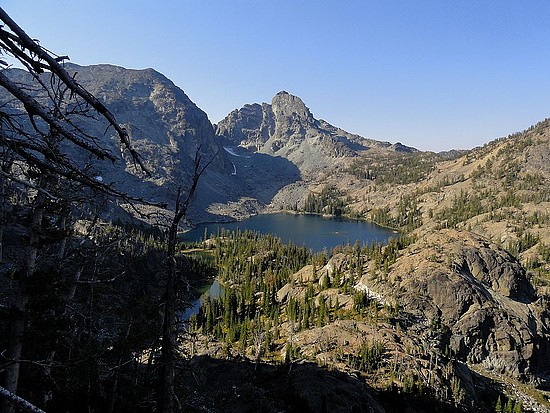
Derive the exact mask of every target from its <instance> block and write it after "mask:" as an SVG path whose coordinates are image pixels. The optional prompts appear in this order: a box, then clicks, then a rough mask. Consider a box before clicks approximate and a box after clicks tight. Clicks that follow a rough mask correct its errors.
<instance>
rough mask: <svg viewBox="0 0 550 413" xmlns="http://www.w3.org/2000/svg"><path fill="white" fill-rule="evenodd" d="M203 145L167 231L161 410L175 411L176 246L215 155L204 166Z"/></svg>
mask: <svg viewBox="0 0 550 413" xmlns="http://www.w3.org/2000/svg"><path fill="white" fill-rule="evenodd" d="M200 149H201V148H200V146H199V147H198V148H197V152H196V153H195V163H194V167H195V171H194V175H193V181H192V183H191V187H190V189H189V192H188V193H187V198H186V199H185V201H184V202H183V203H182V202H181V201H182V194H181V187H180V188H178V193H177V197H176V208H175V211H174V218H173V219H172V222H171V224H170V229H169V232H168V251H167V259H168V268H167V270H168V274H167V280H166V292H165V297H164V299H165V303H164V323H163V326H162V362H163V364H162V374H161V391H160V396H161V399H160V403H159V406H160V408H159V411H160V412H162V413H173V412H175V407H176V406H175V402H176V397H175V396H176V394H175V391H174V375H175V366H176V356H177V350H176V348H177V334H178V330H177V325H176V287H177V278H176V253H177V251H176V248H177V241H178V228H179V224H180V222H181V220H182V219H183V218H184V217H185V216H186V215H187V210H188V209H189V204H190V202H191V199H192V198H193V196H194V195H195V191H196V189H197V184H198V183H199V178H200V177H201V175H202V174H203V172H204V171H205V170H206V168H207V167H208V166H209V165H210V163H211V162H212V160H213V159H214V158H212V159H211V160H210V161H209V162H208V163H207V164H206V165H205V166H204V167H202V168H201V165H200V164H201V157H200Z"/></svg>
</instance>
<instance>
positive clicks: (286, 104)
mask: <svg viewBox="0 0 550 413" xmlns="http://www.w3.org/2000/svg"><path fill="white" fill-rule="evenodd" d="M271 107H272V109H273V114H274V115H275V119H276V120H282V119H284V118H287V119H288V118H295V119H299V120H305V121H313V115H312V114H311V112H310V111H309V109H308V107H307V106H306V105H305V104H304V102H303V101H302V99H300V98H299V97H298V96H294V95H291V94H290V93H288V92H286V91H281V92H279V93H277V94H276V95H275V96H274V97H273V99H272V100H271Z"/></svg>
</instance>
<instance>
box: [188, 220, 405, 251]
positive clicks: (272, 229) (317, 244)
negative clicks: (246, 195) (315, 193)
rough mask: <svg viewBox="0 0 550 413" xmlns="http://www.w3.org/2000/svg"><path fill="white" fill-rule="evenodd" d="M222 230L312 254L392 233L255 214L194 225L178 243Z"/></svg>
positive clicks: (356, 224) (349, 223)
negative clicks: (252, 233)
mask: <svg viewBox="0 0 550 413" xmlns="http://www.w3.org/2000/svg"><path fill="white" fill-rule="evenodd" d="M222 228H224V229H227V230H229V231H236V230H237V229H239V230H241V231H244V230H251V231H257V232H260V233H263V234H273V235H275V236H277V237H279V238H281V239H282V240H283V242H286V243H288V242H292V243H294V244H296V245H305V246H306V247H308V248H310V249H311V250H313V251H322V250H323V249H325V248H326V249H331V248H334V247H336V246H338V245H345V244H346V243H348V242H349V243H350V244H354V243H355V241H356V240H359V243H360V244H361V245H363V244H370V243H371V242H372V241H375V242H383V243H386V242H387V241H388V238H390V237H391V236H394V235H395V233H394V231H392V230H390V229H387V228H383V227H380V226H378V225H375V224H372V223H369V222H365V221H357V220H351V219H346V218H339V217H323V216H321V215H309V214H305V215H304V214H285V213H277V214H264V215H256V216H253V217H251V218H248V219H246V220H243V221H236V222H226V223H210V224H202V225H199V226H197V227H196V228H194V229H193V230H191V231H188V232H186V233H184V234H182V235H181V240H182V241H189V242H194V241H199V240H202V239H203V238H204V234H205V231H206V232H207V233H208V234H216V233H217V232H218V230H221V229H222Z"/></svg>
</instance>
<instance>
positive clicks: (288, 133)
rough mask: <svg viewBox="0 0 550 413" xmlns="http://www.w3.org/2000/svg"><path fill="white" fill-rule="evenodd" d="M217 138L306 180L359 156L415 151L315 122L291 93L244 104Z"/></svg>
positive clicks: (223, 123) (218, 127) (222, 124)
mask: <svg viewBox="0 0 550 413" xmlns="http://www.w3.org/2000/svg"><path fill="white" fill-rule="evenodd" d="M216 134H217V135H219V136H221V137H223V138H225V139H226V140H227V141H228V142H229V143H230V144H231V145H233V146H240V147H243V148H246V149H249V150H251V151H253V152H260V153H266V154H269V155H273V156H280V157H283V158H286V159H288V160H289V161H291V162H292V163H294V164H295V165H297V166H298V168H299V169H300V171H301V172H302V175H303V176H304V178H306V179H308V178H313V177H316V176H318V175H319V171H320V170H322V169H323V168H329V167H330V168H336V167H338V166H339V165H340V164H342V162H343V161H344V160H346V159H349V158H354V157H357V156H358V154H359V152H361V151H366V150H375V149H377V150H379V151H382V152H384V153H385V152H388V153H392V152H395V151H404V152H414V151H415V150H414V149H413V148H408V147H406V146H404V145H400V144H398V145H391V144H389V143H387V142H379V141H375V140H370V139H365V138H362V137H360V136H358V135H353V134H350V133H348V132H345V131H343V130H342V129H339V128H336V127H334V126H332V125H330V124H329V123H327V122H325V121H323V120H317V119H315V118H314V116H313V114H312V113H311V112H310V110H309V109H308V108H307V107H306V106H305V104H304V102H303V101H302V100H301V99H300V98H299V97H297V96H293V95H291V94H289V93H288V92H284V91H283V92H279V93H277V94H276V95H275V96H274V97H273V99H272V101H271V104H267V103H262V104H261V105H260V104H252V105H245V106H244V107H243V108H242V109H238V110H234V111H233V112H231V113H230V114H229V115H228V116H227V117H226V118H225V119H223V120H222V121H220V122H219V123H218V124H217V125H216Z"/></svg>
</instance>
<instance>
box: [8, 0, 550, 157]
mask: <svg viewBox="0 0 550 413" xmlns="http://www.w3.org/2000/svg"><path fill="white" fill-rule="evenodd" d="M1 4H2V7H3V8H4V10H6V11H7V13H8V14H10V15H11V16H12V18H13V19H14V20H16V21H17V22H18V23H19V24H20V25H21V26H22V27H23V28H24V29H25V30H26V31H27V33H28V34H29V35H30V36H31V37H34V38H38V39H40V41H41V43H42V45H43V46H45V47H47V48H49V49H50V50H52V51H54V52H56V53H58V54H68V55H69V56H70V58H71V61H73V62H74V63H78V64H95V63H111V64H115V65H120V66H124V67H128V68H146V67H152V68H154V69H156V70H158V71H160V72H162V73H163V74H164V75H166V76H167V77H168V78H170V79H171V80H172V81H174V83H175V84H176V85H178V86H179V87H181V88H182V89H183V90H184V91H185V92H186V93H187V95H188V96H189V97H190V98H191V100H193V101H194V102H195V103H196V104H197V105H198V106H199V107H200V108H201V109H203V110H204V111H205V112H206V113H208V116H209V118H210V120H211V121H212V122H217V121H219V120H220V119H222V118H223V117H224V116H225V115H226V114H227V113H228V112H230V111H231V110H233V109H236V108H240V107H242V106H243V105H244V104H245V103H255V102H258V103H260V102H270V101H271V98H272V97H273V95H275V94H276V93H277V92H278V91H280V90H286V91H288V92H290V93H292V94H294V95H297V96H300V97H301V98H302V99H303V100H304V102H305V104H306V105H307V106H308V107H309V108H310V109H311V111H312V112H313V114H314V116H315V117H317V118H322V119H325V120H327V121H328V122H330V123H332V124H334V125H335V126H339V127H341V128H343V129H345V130H347V131H349V132H353V133H358V134H360V135H363V136H365V137H369V138H375V139H380V140H388V141H390V142H397V141H400V142H402V143H404V144H407V145H411V146H415V147H417V148H419V149H423V150H434V151H439V150H447V149H451V148H472V147H474V146H478V145H482V144H484V143H486V142H488V141H490V140H492V139H494V138H497V137H501V136H506V135H508V134H509V133H512V132H516V131H519V130H523V129H525V128H527V127H528V126H530V125H531V124H534V123H536V122H538V121H540V120H543V119H544V118H546V117H550V1H548V0H527V1H525V0H516V1H508V0H498V1H493V0H449V1H444V0H432V1H423V0H403V1H398V0H395V1H392V0H380V1H368V0H365V1H360V0H357V1H346V0H341V1H324V0H316V1H305V0H304V1H299V0H248V1H244V0H226V1H221V0H220V1H214V0H192V1H185V0H182V1H176V0H172V1H163V0H157V1H151V0H148V1H143V0H114V1H113V0H109V1H107V0H96V1H85V0H71V1H66V0H2V1H1Z"/></svg>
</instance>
